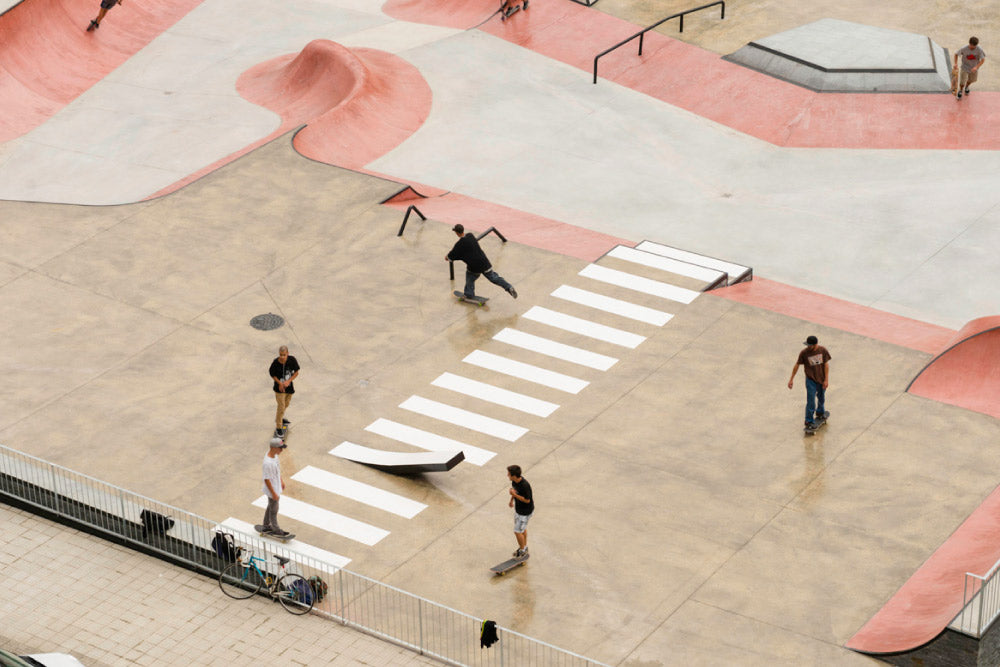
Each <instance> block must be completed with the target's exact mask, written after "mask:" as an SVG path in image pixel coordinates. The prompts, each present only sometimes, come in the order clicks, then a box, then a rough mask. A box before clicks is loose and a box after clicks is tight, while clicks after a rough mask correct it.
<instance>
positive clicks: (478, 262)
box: [445, 225, 517, 299]
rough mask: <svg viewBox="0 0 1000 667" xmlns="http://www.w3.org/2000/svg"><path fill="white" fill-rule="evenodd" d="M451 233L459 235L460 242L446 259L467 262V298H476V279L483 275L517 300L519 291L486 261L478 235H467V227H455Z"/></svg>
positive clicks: (456, 243)
mask: <svg viewBox="0 0 1000 667" xmlns="http://www.w3.org/2000/svg"><path fill="white" fill-rule="evenodd" d="M451 231H453V232H455V233H456V234H458V241H456V242H455V245H454V246H453V247H452V249H451V252H449V253H448V254H447V255H446V256H445V259H447V260H448V261H451V262H456V261H462V262H465V298H467V299H471V298H472V297H474V296H476V279H477V278H479V276H480V275H483V276H486V279H487V280H488V281H490V282H491V283H493V284H494V285H498V286H500V287H502V288H503V289H505V290H507V293H508V294H510V295H511V296H512V297H514V298H515V299H516V298H517V290H516V289H514V286H513V285H511V284H510V283H509V282H507V281H506V280H504V279H503V278H501V277H500V276H499V275H497V272H496V271H494V270H493V267H492V265H491V264H490V260H488V259H486V253H484V252H483V249H482V248H480V247H479V241H478V240H476V235H475V234H473V233H472V232H469V233H468V234H466V233H465V227H463V226H462V225H455V226H454V227H452V228H451Z"/></svg>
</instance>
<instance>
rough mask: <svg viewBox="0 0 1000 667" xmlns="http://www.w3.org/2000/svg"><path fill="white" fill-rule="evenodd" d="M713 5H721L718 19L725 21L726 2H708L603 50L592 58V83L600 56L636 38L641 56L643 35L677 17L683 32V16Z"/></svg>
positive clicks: (718, 0)
mask: <svg viewBox="0 0 1000 667" xmlns="http://www.w3.org/2000/svg"><path fill="white" fill-rule="evenodd" d="M715 5H722V16H720V18H722V19H725V18H726V0H715V2H710V3H708V4H707V5H702V6H701V7H695V8H693V9H685V10H684V11H683V12H678V13H676V14H671V15H670V16H668V17H667V18H665V19H660V20H659V21H657V22H656V23H654V24H653V25H651V26H649V27H646V28H643V29H642V30H640V31H639V32H637V33H635V34H634V35H632V36H631V37H629V38H628V39H626V40H623V41H621V42H618V43H617V44H615V45H614V46H612V47H611V48H610V49H605V50H603V51H601V52H600V53H598V54H597V55H596V56H594V83H597V60H598V59H599V58H600V57H601V56H605V55H607V54H609V53H611V52H612V51H614V50H615V49H617V48H618V47H619V46H624V45H625V44H628V43H629V42H631V41H632V40H633V39H635V38H636V37H638V38H639V55H640V56H641V55H642V40H643V37H644V36H645V34H646V33H647V32H649V31H650V30H652V29H653V28H656V27H657V26H659V25H660V24H661V23H666V22H667V21H669V20H670V19H675V18H678V17H680V19H681V26H680V30H679V31H678V32H684V15H685V14H691V13H692V12H697V11H701V10H702V9H708V8H709V7H714V6H715Z"/></svg>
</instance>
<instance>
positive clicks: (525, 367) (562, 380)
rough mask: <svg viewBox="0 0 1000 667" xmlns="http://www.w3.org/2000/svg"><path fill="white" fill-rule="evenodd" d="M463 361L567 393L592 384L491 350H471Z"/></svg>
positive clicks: (577, 392) (578, 390) (576, 391)
mask: <svg viewBox="0 0 1000 667" xmlns="http://www.w3.org/2000/svg"><path fill="white" fill-rule="evenodd" d="M462 361H464V362H465V363H467V364H472V365H473V366H479V367H480V368H485V369H487V370H491V371H496V372H497V373H503V374H504V375H510V376H511V377H516V378H518V379H521V380H527V381H528V382H534V383H535V384H540V385H542V386H545V387H551V388H552V389H558V390H559V391H565V392H566V393H567V394H579V393H580V390H581V389H583V388H584V387H586V386H587V385H588V384H590V383H589V382H587V381H586V380H581V379H579V378H575V377H572V376H570V375H563V374H562V373H557V372H555V371H550V370H547V369H545V368H540V367H538V366H533V365H531V364H525V363H522V362H520V361H514V360H513V359H508V358H507V357H501V356H500V355H497V354H492V353H490V352H483V351H482V350H475V351H473V352H470V353H469V355H468V356H467V357H465V359H462Z"/></svg>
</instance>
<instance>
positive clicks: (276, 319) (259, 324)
mask: <svg viewBox="0 0 1000 667" xmlns="http://www.w3.org/2000/svg"><path fill="white" fill-rule="evenodd" d="M284 323H285V318H283V317H282V316H281V315H275V314H274V313H268V314H267V315H257V316H256V317H254V318H251V320H250V326H252V327H253V328H254V329H260V330H261V331H270V330H271V329H277V328H278V327H280V326H281V325H283V324H284Z"/></svg>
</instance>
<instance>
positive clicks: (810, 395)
mask: <svg viewBox="0 0 1000 667" xmlns="http://www.w3.org/2000/svg"><path fill="white" fill-rule="evenodd" d="M805 345H806V347H805V349H803V350H802V351H801V352H799V358H798V359H796V361H795V365H794V366H792V376H791V377H790V378H788V388H789V389H791V388H792V383H793V382H794V381H795V373H796V372H798V370H799V366H802V367H803V368H804V369H805V374H806V428H816V426H817V421H821V420H823V419H826V418H827V417H829V416H830V413H829V412H827V410H826V388H827V387H829V386H830V353H829V352H828V351H827V349H826V348H825V347H823V346H822V345H820V344H819V339H818V338H816V336H809V337H808V338H806V342H805Z"/></svg>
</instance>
